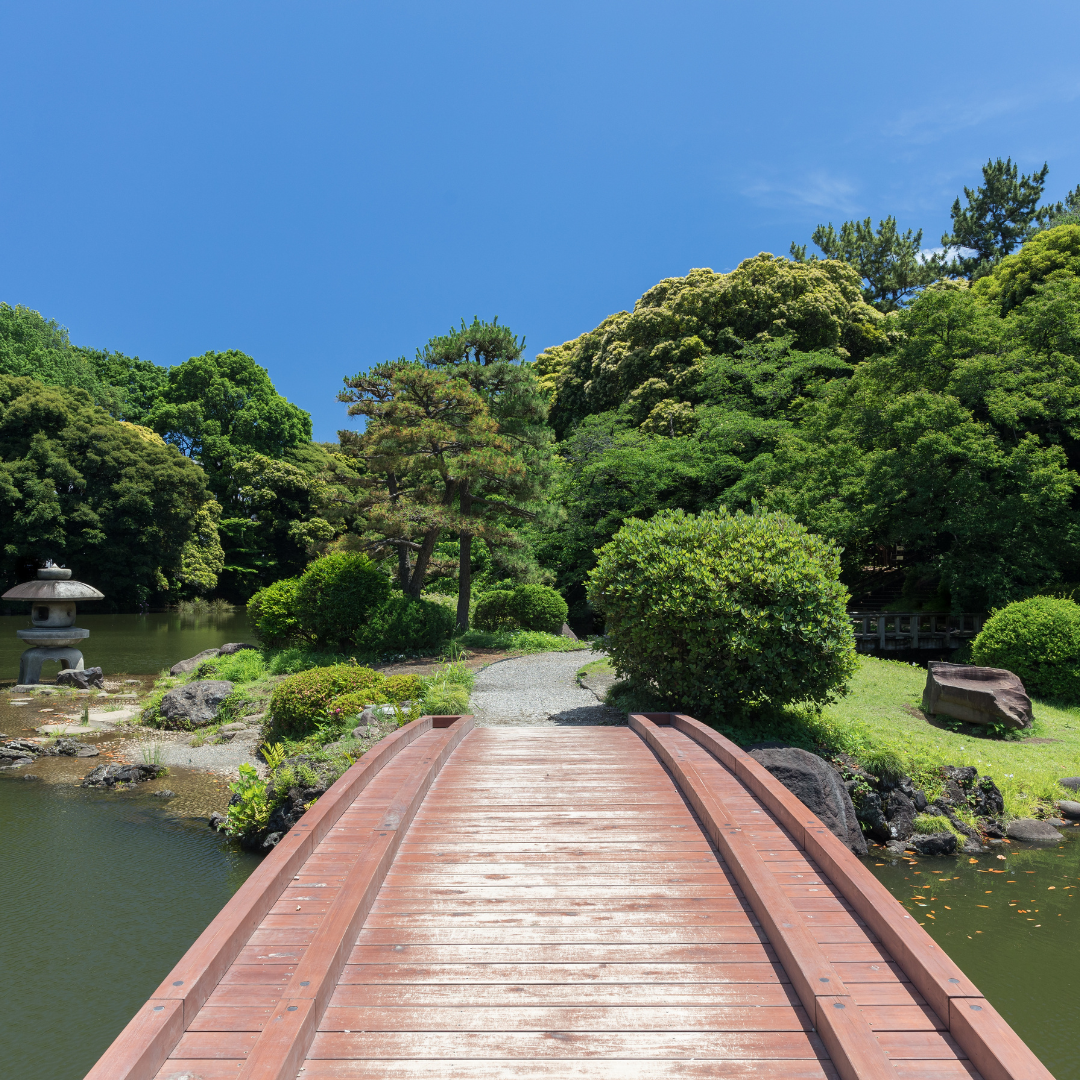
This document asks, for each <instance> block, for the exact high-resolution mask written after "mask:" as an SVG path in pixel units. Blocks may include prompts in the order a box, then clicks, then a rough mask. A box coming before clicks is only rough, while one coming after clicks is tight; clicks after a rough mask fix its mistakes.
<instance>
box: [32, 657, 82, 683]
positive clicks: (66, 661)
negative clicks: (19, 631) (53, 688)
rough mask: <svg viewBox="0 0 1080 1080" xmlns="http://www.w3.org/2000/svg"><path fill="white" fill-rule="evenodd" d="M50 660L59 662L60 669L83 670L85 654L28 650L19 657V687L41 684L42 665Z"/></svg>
mask: <svg viewBox="0 0 1080 1080" xmlns="http://www.w3.org/2000/svg"><path fill="white" fill-rule="evenodd" d="M48 660H58V661H59V662H60V668H61V670H63V669H64V668H74V669H75V670H76V671H81V670H82V668H83V654H82V653H81V652H79V650H78V649H27V650H26V652H24V653H23V654H22V656H20V657H19V685H20V686H29V685H32V684H35V683H39V682H41V665H42V664H44V663H45V662H46V661H48Z"/></svg>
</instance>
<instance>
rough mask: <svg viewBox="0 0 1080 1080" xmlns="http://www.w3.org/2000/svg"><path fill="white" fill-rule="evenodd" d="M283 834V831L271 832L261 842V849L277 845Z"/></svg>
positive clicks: (268, 848) (264, 849) (267, 849)
mask: <svg viewBox="0 0 1080 1080" xmlns="http://www.w3.org/2000/svg"><path fill="white" fill-rule="evenodd" d="M284 835H285V834H284V833H283V832H272V833H270V834H269V835H268V836H267V837H266V839H265V840H264V841H263V842H262V844H261V848H262V850H263V851H269V850H270V849H271V848H275V847H277V846H278V843H279V842H280V841H281V838H282V837H283V836H284Z"/></svg>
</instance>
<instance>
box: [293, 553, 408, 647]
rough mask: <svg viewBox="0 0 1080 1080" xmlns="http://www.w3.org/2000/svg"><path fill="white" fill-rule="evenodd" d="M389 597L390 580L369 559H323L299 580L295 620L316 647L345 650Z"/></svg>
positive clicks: (340, 556) (338, 556)
mask: <svg viewBox="0 0 1080 1080" xmlns="http://www.w3.org/2000/svg"><path fill="white" fill-rule="evenodd" d="M389 595H390V581H389V579H388V578H387V576H386V575H385V574H384V573H383V572H382V571H381V570H380V569H379V568H378V567H377V566H376V565H375V564H374V563H373V562H372V561H371V560H370V559H369V558H368V557H367V556H366V555H358V554H354V553H348V552H340V553H337V554H334V555H324V556H323V557H322V558H321V559H316V560H315V561H314V562H313V563H310V564H309V565H308V567H307V569H306V570H305V571H304V573H303V574H302V575H301V577H300V584H299V585H298V586H297V589H296V617H297V619H299V621H300V627H301V629H302V630H303V631H304V633H305V634H307V635H308V636H310V637H311V638H313V639H314V640H315V642H316V643H317V644H319V645H326V644H328V643H329V644H334V645H337V646H338V647H339V648H341V649H345V648H348V646H349V644H350V643H351V642H353V641H355V640H356V639H357V634H358V632H359V631H360V630H361V628H362V627H363V626H364V624H365V622H366V621H367V618H368V615H369V614H370V613H371V612H372V611H374V610H375V609H376V608H377V607H378V606H379V605H380V604H381V603H383V601H385V600H386V598H387V596H389Z"/></svg>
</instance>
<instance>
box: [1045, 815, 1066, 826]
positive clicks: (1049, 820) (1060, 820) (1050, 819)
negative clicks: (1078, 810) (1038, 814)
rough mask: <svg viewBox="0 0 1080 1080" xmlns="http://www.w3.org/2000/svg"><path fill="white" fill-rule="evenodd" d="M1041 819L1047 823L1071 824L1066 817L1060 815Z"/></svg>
mask: <svg viewBox="0 0 1080 1080" xmlns="http://www.w3.org/2000/svg"><path fill="white" fill-rule="evenodd" d="M1041 820H1042V821H1045V822H1046V824H1047V825H1068V824H1069V823H1068V822H1067V821H1066V820H1065V819H1064V818H1059V817H1044V818H1042V819H1041Z"/></svg>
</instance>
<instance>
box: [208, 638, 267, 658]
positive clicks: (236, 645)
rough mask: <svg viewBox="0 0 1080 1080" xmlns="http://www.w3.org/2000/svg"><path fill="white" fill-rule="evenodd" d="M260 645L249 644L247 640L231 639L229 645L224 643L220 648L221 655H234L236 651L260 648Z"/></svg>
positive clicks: (219, 653)
mask: <svg viewBox="0 0 1080 1080" xmlns="http://www.w3.org/2000/svg"><path fill="white" fill-rule="evenodd" d="M258 648H259V646H258V645H249V644H248V643H247V642H246V641H230V642H229V643H228V644H227V645H222V646H221V648H220V649H218V655H219V656H232V655H234V654H235V653H238V652H241V651H242V650H243V649H258Z"/></svg>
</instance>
